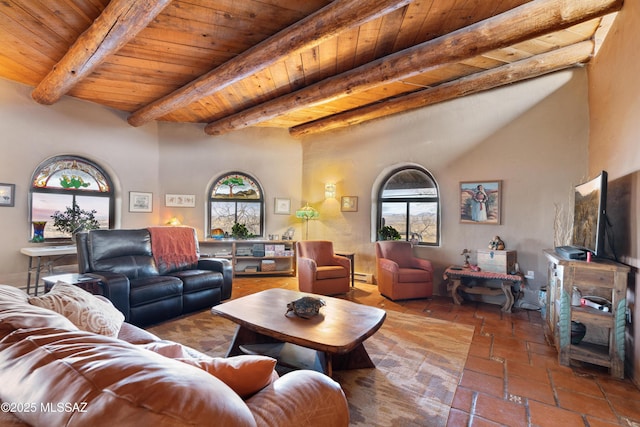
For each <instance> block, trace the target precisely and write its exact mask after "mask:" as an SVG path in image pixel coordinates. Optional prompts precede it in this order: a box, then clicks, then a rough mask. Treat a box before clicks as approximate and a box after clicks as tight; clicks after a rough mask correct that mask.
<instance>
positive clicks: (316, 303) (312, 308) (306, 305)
mask: <svg viewBox="0 0 640 427" xmlns="http://www.w3.org/2000/svg"><path fill="white" fill-rule="evenodd" d="M325 305H326V304H325V302H324V301H323V300H321V299H320V298H314V297H302V298H299V299H297V300H295V301H291V302H290V303H288V304H287V312H286V313H285V314H284V315H285V316H286V315H288V314H289V313H290V312H292V311H293V314H295V315H296V316H298V317H302V318H303V319H310V318H312V317H313V316H317V315H318V313H320V308H321V307H324V306H325Z"/></svg>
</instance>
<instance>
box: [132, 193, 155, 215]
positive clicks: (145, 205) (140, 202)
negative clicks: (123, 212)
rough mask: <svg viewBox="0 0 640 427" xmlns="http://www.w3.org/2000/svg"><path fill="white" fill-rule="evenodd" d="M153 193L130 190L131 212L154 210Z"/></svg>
mask: <svg viewBox="0 0 640 427" xmlns="http://www.w3.org/2000/svg"><path fill="white" fill-rule="evenodd" d="M152 211H153V193H142V192H139V191H129V212H152Z"/></svg>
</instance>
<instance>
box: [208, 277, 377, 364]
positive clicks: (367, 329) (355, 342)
mask: <svg viewBox="0 0 640 427" xmlns="http://www.w3.org/2000/svg"><path fill="white" fill-rule="evenodd" d="M302 296H313V297H318V298H322V299H323V300H324V301H325V303H326V306H325V307H322V308H321V309H320V314H319V315H317V316H315V317H313V318H311V319H302V318H299V317H297V316H295V315H294V314H293V313H289V315H286V316H285V313H286V312H287V303H289V302H291V301H295V300H296V299H298V298H300V297H302ZM211 312H212V313H213V314H214V315H220V316H222V317H225V318H227V319H229V320H231V321H233V322H235V323H237V324H238V329H237V330H236V334H235V337H234V339H233V342H232V344H231V346H230V347H229V351H228V352H227V356H235V355H238V354H245V353H256V354H265V355H269V356H272V357H275V358H276V359H278V363H279V364H281V365H283V366H287V367H295V368H306V369H316V370H319V371H321V372H324V373H326V374H327V375H329V376H331V375H332V374H333V370H334V369H335V370H340V369H359V368H373V367H375V365H374V364H373V362H372V361H371V358H369V355H368V353H367V351H366V349H365V348H364V345H363V344H362V343H363V341H364V340H366V339H367V338H369V337H370V336H371V335H373V334H374V333H375V332H376V331H377V330H378V329H380V327H381V326H382V323H383V322H384V319H385V317H386V312H385V311H384V310H381V309H379V308H376V307H369V306H366V305H362V304H356V303H354V302H351V301H346V300H342V299H339V298H332V297H325V296H320V295H313V294H307V293H302V292H296V291H290V290H287V289H268V290H266V291H261V292H258V293H255V294H252V295H247V296H245V297H241V298H238V299H235V300H232V301H229V302H225V303H223V304H220V305H217V306H215V307H213V308H212V309H211Z"/></svg>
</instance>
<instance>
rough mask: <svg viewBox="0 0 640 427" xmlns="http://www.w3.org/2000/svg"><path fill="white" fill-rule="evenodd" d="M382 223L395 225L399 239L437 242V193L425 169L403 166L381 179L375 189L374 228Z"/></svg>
mask: <svg viewBox="0 0 640 427" xmlns="http://www.w3.org/2000/svg"><path fill="white" fill-rule="evenodd" d="M384 226H390V227H393V228H395V229H396V230H397V231H398V232H399V234H400V237H401V239H402V240H410V241H413V242H416V243H418V244H420V245H430V246H438V245H439V244H440V196H439V192H438V185H437V184H436V181H435V180H434V179H433V176H431V174H430V173H429V172H427V171H426V170H424V169H422V168H418V167H415V166H411V167H403V168H399V169H396V170H394V171H393V172H391V173H390V174H389V175H388V176H387V177H386V178H385V179H384V181H383V182H382V185H381V186H380V190H379V192H378V220H377V230H380V229H381V228H382V227H384Z"/></svg>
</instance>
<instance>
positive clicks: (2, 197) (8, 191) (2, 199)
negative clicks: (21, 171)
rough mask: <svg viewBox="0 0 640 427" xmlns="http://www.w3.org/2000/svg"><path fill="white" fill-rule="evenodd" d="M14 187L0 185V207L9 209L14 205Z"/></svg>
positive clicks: (12, 185)
mask: <svg viewBox="0 0 640 427" xmlns="http://www.w3.org/2000/svg"><path fill="white" fill-rule="evenodd" d="M15 198H16V185H15V184H2V183H0V206H5V207H11V206H14V205H15V203H16V202H15Z"/></svg>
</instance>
